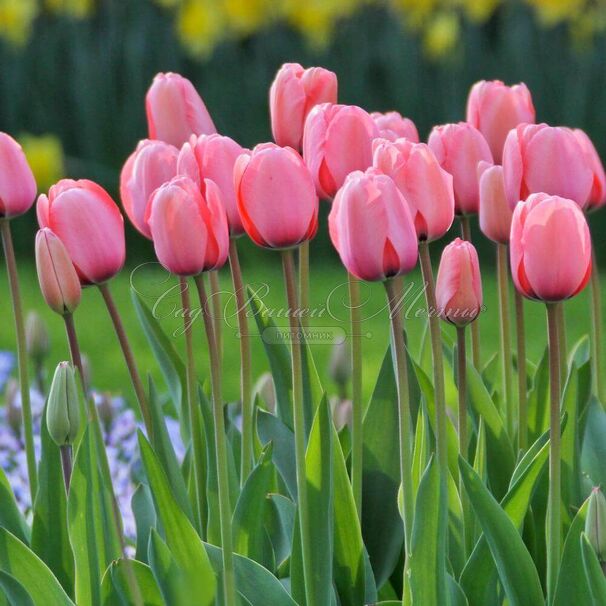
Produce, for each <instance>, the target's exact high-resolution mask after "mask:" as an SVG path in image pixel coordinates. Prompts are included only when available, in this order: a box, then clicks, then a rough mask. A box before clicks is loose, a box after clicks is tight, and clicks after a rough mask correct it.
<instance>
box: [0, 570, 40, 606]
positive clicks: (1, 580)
mask: <svg viewBox="0 0 606 606" xmlns="http://www.w3.org/2000/svg"><path fill="white" fill-rule="evenodd" d="M0 587H1V588H2V592H3V593H4V595H5V596H6V598H7V599H8V601H9V604H14V605H15V606H35V604H34V600H32V598H31V596H30V595H29V593H28V592H27V589H25V587H23V585H21V583H19V581H17V579H15V577H14V576H12V575H10V574H8V573H7V572H4V571H3V570H0Z"/></svg>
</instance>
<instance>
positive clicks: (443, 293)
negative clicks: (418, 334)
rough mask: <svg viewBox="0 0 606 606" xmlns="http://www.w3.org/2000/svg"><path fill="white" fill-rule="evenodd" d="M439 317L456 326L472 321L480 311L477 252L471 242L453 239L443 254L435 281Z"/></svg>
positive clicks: (479, 279) (480, 296) (480, 298)
mask: <svg viewBox="0 0 606 606" xmlns="http://www.w3.org/2000/svg"><path fill="white" fill-rule="evenodd" d="M436 303H437V306H438V311H439V313H440V317H441V318H442V319H443V320H446V321H447V322H450V323H451V324H455V325H456V326H465V325H466V324H469V323H470V322H473V320H475V319H476V318H477V317H478V314H479V313H480V311H481V310H482V278H481V276H480V262H479V260H478V253H477V252H476V249H475V247H474V245H473V244H472V243H471V242H467V241H465V240H461V239H460V238H456V239H455V240H454V241H453V242H451V243H450V244H449V245H448V246H446V248H444V250H443V251H442V258H441V260H440V267H439V269H438V277H437V279H436Z"/></svg>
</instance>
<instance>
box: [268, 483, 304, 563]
mask: <svg viewBox="0 0 606 606" xmlns="http://www.w3.org/2000/svg"><path fill="white" fill-rule="evenodd" d="M269 502H270V503H271V509H270V511H271V514H270V515H271V517H272V518H273V520H274V522H273V526H272V530H273V532H271V534H270V539H271V542H272V545H273V548H274V553H275V557H276V566H277V567H278V569H279V568H280V567H281V566H282V565H283V564H285V563H286V562H287V561H288V559H289V558H290V554H291V551H292V535H293V530H294V526H295V516H296V515H297V508H296V505H295V504H294V503H293V502H292V501H291V500H290V499H289V498H287V497H285V496H283V495H281V494H272V495H269Z"/></svg>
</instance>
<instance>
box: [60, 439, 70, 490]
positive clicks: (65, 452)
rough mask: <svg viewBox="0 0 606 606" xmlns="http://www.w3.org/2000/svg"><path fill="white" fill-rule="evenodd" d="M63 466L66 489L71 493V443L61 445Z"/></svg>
mask: <svg viewBox="0 0 606 606" xmlns="http://www.w3.org/2000/svg"><path fill="white" fill-rule="evenodd" d="M59 451H60V452H61V467H62V469H63V481H64V482H65V491H66V492H67V493H68V494H69V484H70V482H71V479H72V447H71V444H64V445H63V446H61V447H60V449H59Z"/></svg>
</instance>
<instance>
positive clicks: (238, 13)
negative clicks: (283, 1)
mask: <svg viewBox="0 0 606 606" xmlns="http://www.w3.org/2000/svg"><path fill="white" fill-rule="evenodd" d="M273 5H274V3H273V2H272V0H223V7H224V10H225V20H226V22H227V26H228V27H229V29H230V30H232V31H234V32H236V33H238V34H244V35H247V34H250V33H252V32H254V31H256V30H258V29H262V28H263V27H265V26H266V25H267V24H268V23H269V22H270V21H271V20H272V18H273V8H272V7H273Z"/></svg>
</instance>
